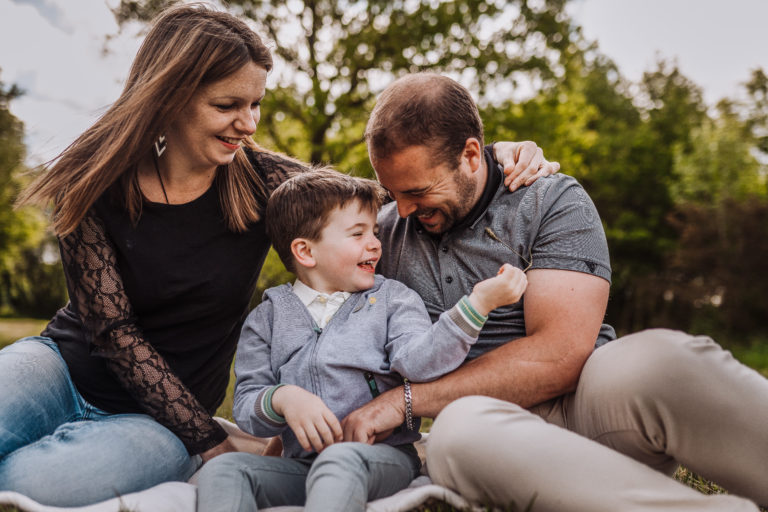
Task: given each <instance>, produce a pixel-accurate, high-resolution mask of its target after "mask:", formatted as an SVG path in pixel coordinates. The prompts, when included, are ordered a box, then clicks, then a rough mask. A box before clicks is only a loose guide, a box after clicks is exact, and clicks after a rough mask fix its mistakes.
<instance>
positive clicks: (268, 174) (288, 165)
mask: <svg viewBox="0 0 768 512" xmlns="http://www.w3.org/2000/svg"><path fill="white" fill-rule="evenodd" d="M244 150H245V154H246V156H247V157H248V161H250V162H251V165H253V168H254V169H256V172H258V173H259V175H260V176H261V178H262V179H263V180H264V182H265V184H266V185H267V188H268V189H269V191H270V192H271V191H272V190H274V189H276V188H277V187H278V186H279V185H280V184H281V183H282V182H284V181H286V180H287V179H288V178H290V177H291V176H294V175H296V174H299V173H302V172H307V171H308V170H309V165H308V164H306V163H304V162H301V161H300V160H296V159H295V158H291V157H289V156H287V155H284V154H282V153H276V152H274V151H269V150H267V149H264V148H261V147H258V146H256V147H253V148H249V147H246V148H244Z"/></svg>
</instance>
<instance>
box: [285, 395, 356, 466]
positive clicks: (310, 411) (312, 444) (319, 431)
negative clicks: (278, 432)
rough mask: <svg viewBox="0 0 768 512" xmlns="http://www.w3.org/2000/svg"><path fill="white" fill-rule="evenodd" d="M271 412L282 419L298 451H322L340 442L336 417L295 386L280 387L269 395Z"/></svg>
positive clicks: (317, 400) (314, 396) (340, 433)
mask: <svg viewBox="0 0 768 512" xmlns="http://www.w3.org/2000/svg"><path fill="white" fill-rule="evenodd" d="M272 408H273V409H274V410H275V412H276V413H277V414H279V415H280V416H284V417H285V421H287V422H288V426H289V427H291V430H293V433H294V434H295V435H296V439H297V440H298V441H299V444H300V445H301V447H302V448H303V449H304V450H306V451H311V450H312V449H314V450H315V451H316V452H318V453H319V452H321V451H323V448H326V447H328V446H330V445H332V444H333V443H336V442H339V441H341V439H342V435H343V432H342V430H341V425H340V424H339V420H338V419H337V418H336V415H335V414H333V413H332V412H331V410H330V409H329V408H328V406H327V405H325V403H324V402H323V401H322V400H321V399H320V397H318V396H317V395H313V394H312V393H310V392H309V391H307V390H305V389H302V388H300V387H298V386H290V385H289V386H282V387H280V388H278V390H277V391H275V393H274V394H273V395H272Z"/></svg>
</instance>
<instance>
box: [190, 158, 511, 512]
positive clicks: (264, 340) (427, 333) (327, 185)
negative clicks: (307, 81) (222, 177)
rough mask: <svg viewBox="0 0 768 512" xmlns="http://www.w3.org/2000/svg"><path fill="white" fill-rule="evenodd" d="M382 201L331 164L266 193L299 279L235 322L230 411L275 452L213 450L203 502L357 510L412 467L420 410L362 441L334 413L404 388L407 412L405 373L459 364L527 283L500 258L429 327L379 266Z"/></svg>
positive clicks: (270, 217) (423, 373) (405, 478)
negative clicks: (493, 272) (277, 450)
mask: <svg viewBox="0 0 768 512" xmlns="http://www.w3.org/2000/svg"><path fill="white" fill-rule="evenodd" d="M381 202H382V192H381V188H380V187H379V186H378V184H377V183H376V182H373V181H371V180H366V179H362V178H355V177H351V176H347V175H345V174H341V173H339V172H335V171H331V170H317V171H314V172H311V173H306V174H302V175H299V176H296V177H294V178H291V179H290V180H288V181H286V182H285V183H284V184H282V185H281V186H280V187H278V189H277V190H275V192H274V193H273V194H272V197H271V198H270V200H269V203H268V206H267V212H266V219H267V221H266V222H267V230H268V232H269V234H270V237H271V239H272V243H273V245H274V247H275V249H276V251H277V253H278V254H279V256H280V258H281V260H282V261H283V263H284V264H285V266H286V267H287V268H288V269H289V270H291V271H293V272H295V274H296V276H297V280H296V282H295V283H294V284H293V286H291V285H289V284H285V285H281V286H278V287H275V288H271V289H269V290H267V291H266V292H265V294H264V301H263V302H262V303H261V305H259V306H258V307H257V308H256V309H254V310H253V311H252V312H251V314H250V315H249V316H248V318H247V320H246V322H245V325H244V326H243V330H242V333H241V335H240V342H239V344H238V349H237V357H236V359H235V373H236V375H237V384H236V387H235V400H234V411H233V412H234V417H235V420H236V422H237V424H238V425H239V426H240V428H242V429H243V430H244V431H246V432H249V433H251V434H253V435H255V436H259V437H269V436H274V435H278V434H279V435H281V437H282V441H283V447H284V448H283V457H265V456H257V455H252V454H248V453H226V454H223V455H220V456H218V457H216V458H214V459H212V460H211V461H210V462H208V463H207V464H206V465H205V466H203V469H202V470H201V473H200V476H199V480H198V484H199V489H198V510H200V511H209V510H257V507H259V508H265V507H271V506H279V505H302V504H304V505H305V510H307V511H323V512H327V511H346V510H350V511H351V510H356V511H362V510H364V509H365V504H366V502H367V501H368V500H372V499H377V498H381V497H384V496H388V495H390V494H393V493H395V492H397V491H399V490H401V489H403V488H405V487H407V486H408V484H409V483H410V482H411V480H412V479H413V478H414V477H416V476H417V475H418V472H419V468H420V462H419V458H418V456H417V454H416V450H415V448H414V447H413V442H414V441H417V440H418V439H419V437H420V435H419V433H418V428H419V423H420V422H419V419H418V418H413V419H411V418H408V421H406V422H405V423H404V424H403V425H402V426H401V427H400V428H399V429H397V430H396V431H395V432H394V433H392V435H390V436H389V437H387V438H386V439H384V440H383V441H382V442H381V443H374V440H373V439H371V440H369V442H370V443H371V444H365V443H357V442H340V441H342V440H343V433H342V428H341V425H340V423H339V420H340V419H343V418H344V417H345V416H347V415H348V414H349V413H350V412H352V411H354V410H355V409H357V408H358V407H360V406H362V405H363V404H365V403H366V402H368V401H369V400H371V399H372V398H373V397H374V396H376V395H377V394H378V393H379V392H383V391H386V390H388V389H391V388H394V387H397V386H400V385H401V384H404V386H405V396H404V400H405V401H406V410H408V405H409V402H408V401H409V391H410V388H409V384H408V380H412V381H414V382H423V381H428V380H432V379H435V378H437V377H439V376H441V375H443V374H445V373H447V372H449V371H451V370H453V369H455V368H456V367H458V366H459V365H460V364H461V363H462V362H463V361H464V358H465V357H466V355H467V352H468V351H469V349H470V347H471V346H472V344H474V343H475V341H477V336H478V334H479V332H480V329H481V328H482V326H483V323H484V322H485V319H486V318H487V314H488V313H489V312H490V311H491V310H493V309H495V308H496V307H499V306H502V305H505V304H511V303H514V302H517V301H518V300H520V297H521V296H522V294H523V291H524V290H525V286H526V279H525V274H523V272H522V271H521V270H519V269H516V268H514V267H512V266H510V265H504V267H502V269H501V270H500V271H499V274H498V275H497V276H496V277H493V278H490V279H487V280H485V281H482V282H480V283H478V284H477V285H476V286H475V288H474V290H473V292H472V294H471V295H470V296H469V297H464V298H462V299H461V301H459V303H458V304H457V305H456V306H455V307H454V308H453V309H451V310H449V311H446V312H445V313H443V314H442V315H441V316H440V318H439V319H438V321H437V322H436V323H435V324H434V325H433V324H432V323H431V321H430V318H429V315H428V314H427V311H426V308H425V306H424V303H423V302H422V300H421V298H420V297H419V296H418V295H417V294H416V292H414V291H413V290H411V289H409V288H407V287H406V286H405V285H403V284H402V283H400V282H398V281H395V280H391V279H384V278H383V277H381V276H377V275H374V269H375V267H376V263H377V261H378V260H379V258H380V257H381V243H380V242H379V240H378V239H377V237H376V231H377V225H376V213H377V211H378V209H379V207H380V206H381ZM403 378H405V379H407V380H405V383H404V382H403Z"/></svg>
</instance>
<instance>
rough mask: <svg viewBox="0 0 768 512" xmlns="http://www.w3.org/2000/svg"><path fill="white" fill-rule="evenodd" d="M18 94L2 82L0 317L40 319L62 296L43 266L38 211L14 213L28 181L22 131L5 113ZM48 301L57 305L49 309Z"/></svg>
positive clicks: (54, 273) (59, 283)
mask: <svg viewBox="0 0 768 512" xmlns="http://www.w3.org/2000/svg"><path fill="white" fill-rule="evenodd" d="M20 94H21V91H20V90H19V89H18V88H17V87H16V86H11V87H9V88H7V89H6V87H5V86H4V84H3V83H2V82H0V315H9V314H19V313H23V314H28V315H33V316H40V315H43V314H50V313H52V312H53V311H55V310H56V307H58V306H61V305H62V304H63V301H62V299H64V298H66V295H65V292H64V286H63V279H62V277H61V271H60V270H58V269H57V267H58V266H53V267H52V268H51V266H50V265H46V264H45V263H44V262H43V260H42V256H43V252H44V249H45V246H44V245H43V244H44V242H45V241H46V240H47V238H46V235H45V216H44V215H43V213H42V212H41V211H40V210H39V209H36V208H32V207H28V208H23V209H19V210H14V208H13V202H14V200H15V199H16V196H17V195H18V193H19V191H20V190H21V189H22V187H23V186H24V185H25V184H26V183H27V182H28V181H29V179H28V177H27V176H26V175H25V172H26V171H27V169H26V168H25V167H24V164H23V161H24V154H25V149H24V141H23V139H24V134H23V131H24V127H23V125H22V123H21V121H19V120H18V119H17V118H16V117H14V116H13V114H11V112H10V111H9V109H8V105H9V103H10V102H11V101H12V100H13V99H14V98H16V97H18V96H19V95H20ZM49 252H50V251H49ZM54 259H55V258H54ZM52 300H53V301H56V302H57V304H55V305H51V304H50V302H51V301H52Z"/></svg>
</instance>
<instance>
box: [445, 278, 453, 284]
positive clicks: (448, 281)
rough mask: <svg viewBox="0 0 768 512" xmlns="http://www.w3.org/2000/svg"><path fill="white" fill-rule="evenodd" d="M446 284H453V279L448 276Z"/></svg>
mask: <svg viewBox="0 0 768 512" xmlns="http://www.w3.org/2000/svg"><path fill="white" fill-rule="evenodd" d="M445 282H446V283H448V284H451V283H452V282H453V278H452V277H451V276H446V278H445Z"/></svg>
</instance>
